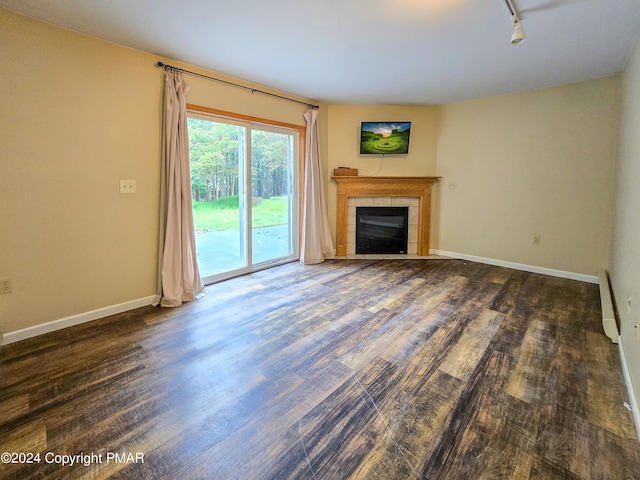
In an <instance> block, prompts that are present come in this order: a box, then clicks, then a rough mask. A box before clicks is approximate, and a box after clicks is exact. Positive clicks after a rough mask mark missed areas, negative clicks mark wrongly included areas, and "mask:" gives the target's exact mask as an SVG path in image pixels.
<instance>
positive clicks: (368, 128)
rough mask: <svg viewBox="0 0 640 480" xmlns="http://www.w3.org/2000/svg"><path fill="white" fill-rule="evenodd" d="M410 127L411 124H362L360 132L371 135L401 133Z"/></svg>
mask: <svg viewBox="0 0 640 480" xmlns="http://www.w3.org/2000/svg"><path fill="white" fill-rule="evenodd" d="M410 127H411V122H363V123H362V130H363V131H365V132H373V133H391V132H392V131H393V130H397V131H399V132H403V131H405V130H408V129H409V128H410Z"/></svg>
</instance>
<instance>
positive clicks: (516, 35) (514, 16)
mask: <svg viewBox="0 0 640 480" xmlns="http://www.w3.org/2000/svg"><path fill="white" fill-rule="evenodd" d="M504 2H505V3H506V4H507V8H508V9H509V13H511V23H512V24H513V34H512V35H511V44H512V45H518V44H519V43H522V42H524V29H523V28H522V20H520V17H519V16H518V12H516V9H515V7H514V6H513V3H511V0H504Z"/></svg>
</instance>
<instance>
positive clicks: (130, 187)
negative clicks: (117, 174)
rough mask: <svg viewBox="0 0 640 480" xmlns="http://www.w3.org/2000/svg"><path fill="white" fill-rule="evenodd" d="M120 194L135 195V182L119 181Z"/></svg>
mask: <svg viewBox="0 0 640 480" xmlns="http://www.w3.org/2000/svg"><path fill="white" fill-rule="evenodd" d="M120 193H136V181H135V180H120Z"/></svg>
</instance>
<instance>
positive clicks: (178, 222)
mask: <svg viewBox="0 0 640 480" xmlns="http://www.w3.org/2000/svg"><path fill="white" fill-rule="evenodd" d="M188 91H189V85H188V84H187V83H186V82H185V81H184V80H183V79H182V74H181V73H180V72H178V71H175V70H172V69H165V77H164V118H163V128H164V129H163V141H162V166H161V169H162V172H161V187H160V239H159V254H158V288H157V294H156V298H155V300H154V303H153V304H154V305H158V304H160V305H161V306H163V307H177V306H180V305H181V304H182V302H188V301H191V300H195V299H196V298H197V297H198V296H199V295H200V294H202V293H203V292H204V285H203V284H202V280H201V279H200V271H199V270H198V263H197V260H196V244H195V232H194V228H193V211H192V209H191V178H190V173H189V137H188V135H187V102H186V95H187V92H188Z"/></svg>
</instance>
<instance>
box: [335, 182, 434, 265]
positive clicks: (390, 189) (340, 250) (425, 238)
mask: <svg viewBox="0 0 640 480" xmlns="http://www.w3.org/2000/svg"><path fill="white" fill-rule="evenodd" d="M439 178H440V177H360V176H354V177H351V176H337V177H336V176H334V177H333V179H334V180H335V181H336V183H337V184H338V224H337V228H336V254H337V255H338V256H340V257H342V256H345V255H346V254H347V211H348V210H347V209H348V207H347V206H348V199H349V197H418V198H419V207H418V208H419V210H418V255H420V256H428V255H429V219H430V210H431V185H432V184H433V183H434V182H436V181H437V180H438V179H439Z"/></svg>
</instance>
